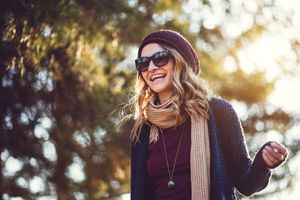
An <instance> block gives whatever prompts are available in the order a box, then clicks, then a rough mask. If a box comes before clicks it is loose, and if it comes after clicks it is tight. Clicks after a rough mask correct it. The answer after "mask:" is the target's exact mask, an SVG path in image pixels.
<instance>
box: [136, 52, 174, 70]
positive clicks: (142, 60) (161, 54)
mask: <svg viewBox="0 0 300 200" xmlns="http://www.w3.org/2000/svg"><path fill="white" fill-rule="evenodd" d="M171 56H172V54H171V52H170V51H169V50H164V51H158V52H156V53H154V54H153V55H152V56H150V57H146V56H145V57H139V58H137V59H135V67H136V69H137V71H138V72H140V73H141V72H146V71H148V69H149V65H150V62H151V61H152V62H153V64H154V65H155V66H156V67H162V66H164V65H166V64H167V63H168V62H169V59H170V57H171ZM160 58H168V60H167V62H166V63H164V64H159V63H157V59H160ZM144 64H147V68H145V67H140V66H141V65H144Z"/></svg>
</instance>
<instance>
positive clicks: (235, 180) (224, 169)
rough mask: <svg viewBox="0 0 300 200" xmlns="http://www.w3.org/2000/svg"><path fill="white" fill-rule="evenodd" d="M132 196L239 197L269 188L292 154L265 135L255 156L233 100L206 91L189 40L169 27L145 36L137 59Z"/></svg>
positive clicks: (159, 197) (140, 197) (134, 197)
mask: <svg viewBox="0 0 300 200" xmlns="http://www.w3.org/2000/svg"><path fill="white" fill-rule="evenodd" d="M135 63H136V69H137V72H138V74H137V79H136V95H135V96H134V97H133V104H134V106H135V108H136V109H135V113H134V116H135V126H134V128H133V130H132V132H131V139H132V143H131V199H132V200H135V199H145V200H147V199H173V200H174V199H177V200H181V199H184V200H186V199H191V200H195V199H203V200H205V199H206V200H208V199H214V200H215V199H226V200H234V199H236V194H235V189H237V190H239V191H240V192H241V193H242V194H244V195H247V196H249V195H252V194H254V193H256V192H258V191H260V190H262V189H264V188H265V187H266V186H267V184H268V182H269V178H270V175H271V169H274V168H276V167H277V166H279V165H280V164H282V163H283V162H284V161H285V159H286V157H287V149H286V148H285V146H283V145H281V144H279V143H276V142H268V143H266V144H264V145H263V146H262V147H261V148H260V150H259V151H258V153H257V154H256V156H255V157H254V159H253V160H252V159H251V158H250V156H249V153H248V151H247V147H246V144H245V139H244V133H243V129H242V127H241V125H240V121H239V119H238V117H237V114H236V113H235V111H234V109H233V108H232V106H231V105H230V104H229V103H228V102H226V101H225V100H223V99H220V98H215V97H211V96H209V95H208V92H207V88H206V87H205V84H204V82H203V80H202V79H200V78H199V77H198V76H197V74H198V72H199V71H200V64H199V59H198V56H197V54H196V53H195V51H194V49H193V47H192V45H191V44H190V43H189V42H188V41H187V40H186V39H185V37H184V36H182V35H181V34H179V33H177V32H175V31H172V30H160V31H155V32H152V33H150V34H149V35H147V36H146V37H145V38H144V39H143V41H142V43H141V45H140V47H139V51H138V58H137V59H136V60H135Z"/></svg>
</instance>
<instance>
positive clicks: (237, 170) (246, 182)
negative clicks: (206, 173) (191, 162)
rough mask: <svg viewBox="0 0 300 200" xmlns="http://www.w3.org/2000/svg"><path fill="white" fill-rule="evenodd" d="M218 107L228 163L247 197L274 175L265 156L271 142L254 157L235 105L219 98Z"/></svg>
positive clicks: (236, 185) (237, 184) (234, 182)
mask: <svg viewBox="0 0 300 200" xmlns="http://www.w3.org/2000/svg"><path fill="white" fill-rule="evenodd" d="M214 109H216V112H215V117H216V119H217V120H216V121H217V127H218V129H219V131H220V133H221V134H220V140H221V144H222V149H223V152H224V158H225V163H226V166H227V168H228V171H229V175H230V177H231V179H232V181H233V184H234V186H235V187H236V188H237V190H238V191H239V192H240V193H242V194H243V195H246V196H250V195H252V194H254V193H255V192H258V191H260V190H262V189H264V188H265V187H266V186H267V185H268V182H269V179H270V177H271V171H270V169H268V168H267V165H266V164H265V162H264V160H263V158H262V149H263V147H264V146H265V145H268V143H266V144H264V145H263V146H262V147H261V148H260V150H259V151H258V152H257V153H256V155H255V156H254V159H253V160H252V159H251V158H250V156H249V152H248V149H247V146H246V142H245V138H244V132H243V129H242V126H241V123H240V121H239V119H238V116H237V114H236V112H235V111H234V109H233V107H232V106H231V105H230V104H229V103H228V102H226V101H224V100H220V99H215V103H214Z"/></svg>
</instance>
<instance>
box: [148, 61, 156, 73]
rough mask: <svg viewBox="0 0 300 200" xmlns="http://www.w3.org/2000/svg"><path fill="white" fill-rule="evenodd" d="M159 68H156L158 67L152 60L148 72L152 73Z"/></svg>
mask: <svg viewBox="0 0 300 200" xmlns="http://www.w3.org/2000/svg"><path fill="white" fill-rule="evenodd" d="M157 68H158V67H156V66H155V65H154V64H153V62H152V60H151V61H150V63H149V67H148V71H152V70H155V69H157Z"/></svg>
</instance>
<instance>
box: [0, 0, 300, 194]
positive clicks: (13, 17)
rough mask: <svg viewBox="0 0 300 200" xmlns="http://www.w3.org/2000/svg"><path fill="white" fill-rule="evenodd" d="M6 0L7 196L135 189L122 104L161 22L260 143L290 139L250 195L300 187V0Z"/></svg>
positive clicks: (2, 59)
mask: <svg viewBox="0 0 300 200" xmlns="http://www.w3.org/2000/svg"><path fill="white" fill-rule="evenodd" d="M0 2H1V3H0V41H1V42H0V78H1V82H0V109H1V111H0V123H1V126H0V153H1V159H0V171H1V173H0V199H4V200H8V199H11V200H23V199H38V200H45V199H50V200H52V199H78V200H83V199H89V200H93V199H110V200H114V199H129V190H130V158H129V152H130V146H129V142H130V141H129V134H130V130H131V129H132V121H129V122H128V123H127V124H126V125H125V126H124V127H123V128H120V129H117V128H116V125H117V124H118V123H119V113H118V112H113V113H112V111H114V110H115V109H116V108H117V107H118V106H120V105H122V104H124V103H126V102H127V101H128V99H129V97H130V94H132V93H133V83H134V79H135V76H136V72H135V67H134V59H135V58H136V56H137V47H138V44H139V42H141V40H142V37H143V36H144V35H145V34H147V33H149V32H150V31H154V30H157V29H161V28H164V29H173V30H176V31H179V32H181V33H182V34H183V35H185V36H186V37H187V38H188V39H189V40H190V41H191V43H192V44H193V46H194V47H195V49H196V50H197V53H198V56H199V57H200V60H201V68H202V73H201V75H200V77H201V78H203V79H205V80H206V81H207V83H208V84H209V86H210V87H211V88H212V89H213V91H214V92H215V93H216V94H218V95H220V96H221V97H223V98H224V99H227V100H228V101H230V102H231V103H232V104H233V106H234V108H235V109H236V111H237V113H238V115H239V117H240V119H241V121H242V125H243V127H244V131H245V134H246V139H247V144H248V147H249V151H250V153H251V155H254V153H255V151H256V150H257V149H258V148H259V146H260V145H262V144H263V143H265V142H266V141H268V140H276V141H279V142H282V143H284V144H285V145H286V146H287V147H288V149H289V152H290V154H289V157H288V160H287V163H286V164H285V165H283V166H282V167H280V168H278V169H276V170H274V173H273V177H272V180H271V183H270V184H269V186H268V187H267V188H266V189H265V190H263V191H262V192H260V193H258V194H257V195H255V196H253V197H248V198H245V197H241V198H242V199H267V200H275V199H276V200H281V199H284V200H296V199H299V195H300V193H299V188H300V181H299V172H300V166H299V163H300V156H299V153H298V151H299V149H300V124H299V122H300V94H299V92H300V90H299V89H300V68H299V58H300V57H299V56H300V2H299V1H297V0H247V1H243V0H148V1H146V0H0ZM111 113H112V114H111ZM297 189H298V191H297Z"/></svg>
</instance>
